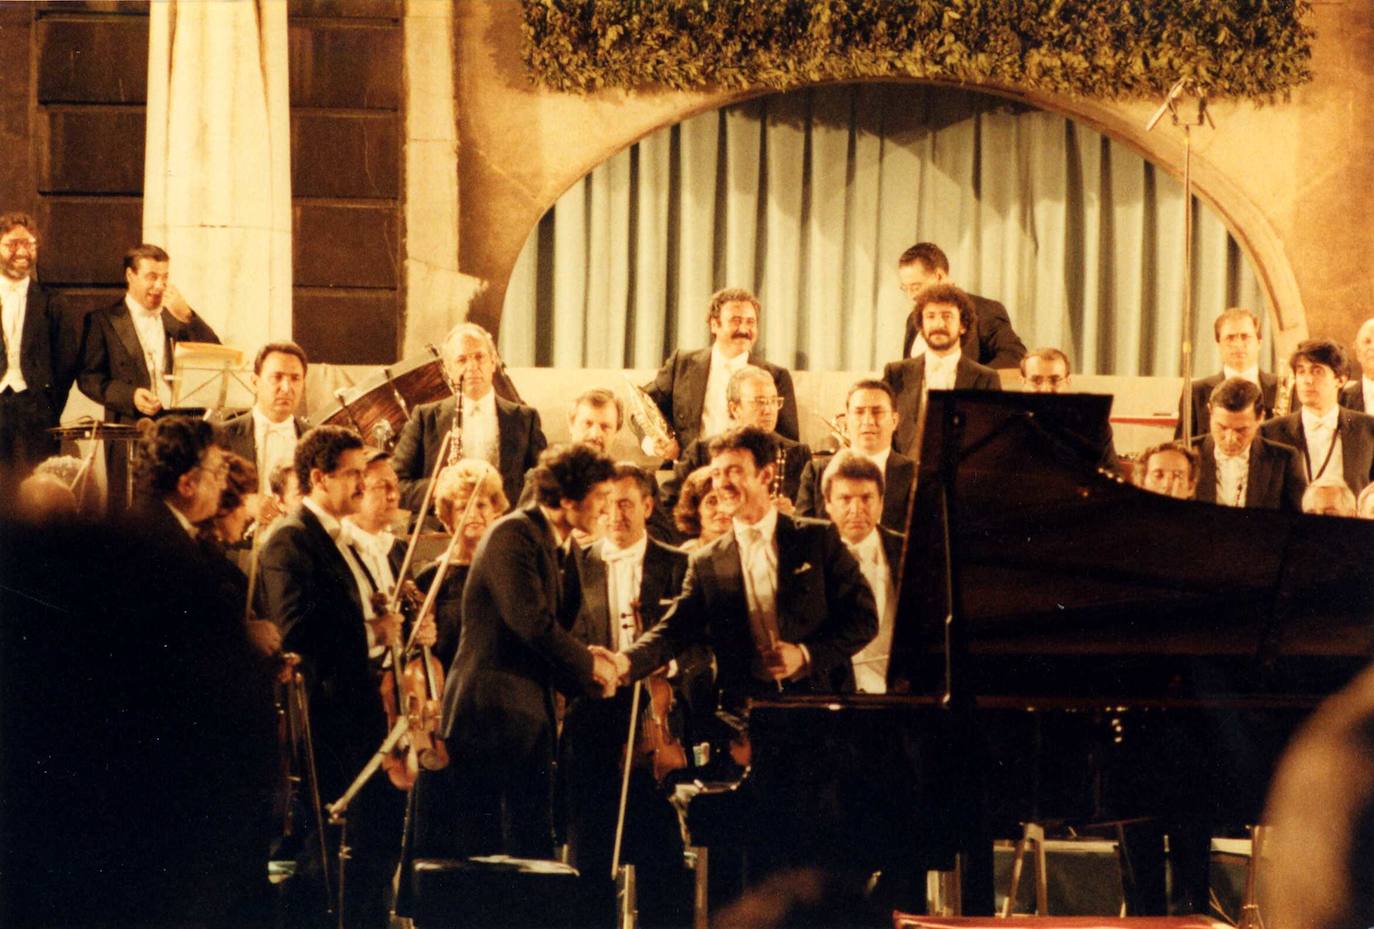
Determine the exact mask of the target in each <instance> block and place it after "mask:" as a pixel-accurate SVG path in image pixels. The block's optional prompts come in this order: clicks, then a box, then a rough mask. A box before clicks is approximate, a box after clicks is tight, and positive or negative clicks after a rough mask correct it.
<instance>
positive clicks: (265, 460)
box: [253, 406, 296, 494]
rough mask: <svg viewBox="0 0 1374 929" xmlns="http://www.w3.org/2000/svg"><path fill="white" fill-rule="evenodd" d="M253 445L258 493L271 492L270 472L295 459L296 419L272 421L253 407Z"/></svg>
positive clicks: (289, 417)
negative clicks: (256, 452) (256, 467)
mask: <svg viewBox="0 0 1374 929" xmlns="http://www.w3.org/2000/svg"><path fill="white" fill-rule="evenodd" d="M253 447H254V448H256V449H257V450H258V460H257V461H256V462H255V464H256V465H257V466H258V493H263V494H268V493H271V492H272V487H271V480H272V472H273V471H275V470H276V469H277V468H279V467H281V466H282V465H284V464H285V465H289V464H291V463H293V462H294V461H295V460H296V420H295V418H294V417H291V416H288V417H286V419H283V420H282V421H281V422H279V423H274V422H272V420H270V419H268V418H267V417H266V416H264V415H263V413H262V411H261V410H259V409H258V408H257V407H256V406H255V407H253Z"/></svg>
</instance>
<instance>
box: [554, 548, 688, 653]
mask: <svg viewBox="0 0 1374 929" xmlns="http://www.w3.org/2000/svg"><path fill="white" fill-rule="evenodd" d="M604 544H605V543H604V540H598V541H597V542H595V543H593V544H592V545H591V546H590V547H589V548H587V549H586V550H584V551H583V552H582V554H581V556H580V558H579V561H578V572H577V574H578V578H577V583H578V590H579V601H580V603H579V607H578V611H577V619H576V621H575V623H574V624H573V634H574V635H575V636H577V638H578V639H579V640H580V641H583V642H586V643H587V644H588V645H601V646H604V647H606V648H609V649H611V650H612V651H615V650H616V647H617V645H618V644H619V639H618V636H616V635H614V634H613V633H614V632H615V631H616V629H617V628H618V618H617V617H614V616H612V615H611V605H610V601H609V599H608V597H609V588H608V587H607V584H606V575H607V570H606V562H605V561H603V560H602V558H601V551H602V546H603V545H604ZM686 573H687V553H686V552H684V551H680V550H679V549H676V548H670V547H669V546H667V545H664V544H663V543H662V542H658V541H655V540H654V539H652V538H650V539H649V542H648V545H647V546H646V547H645V549H644V571H643V575H642V577H641V579H640V582H639V617H640V621H641V622H642V623H643V624H644V628H645V629H651V628H653V627H654V626H656V625H658V621H659V620H660V619H662V618H663V614H664V613H666V612H667V610H668V607H669V606H670V605H672V602H673V598H674V597H676V596H677V595H678V593H679V591H681V590H682V579H683V577H684V576H685V575H686Z"/></svg>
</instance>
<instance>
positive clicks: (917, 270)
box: [897, 242, 1026, 368]
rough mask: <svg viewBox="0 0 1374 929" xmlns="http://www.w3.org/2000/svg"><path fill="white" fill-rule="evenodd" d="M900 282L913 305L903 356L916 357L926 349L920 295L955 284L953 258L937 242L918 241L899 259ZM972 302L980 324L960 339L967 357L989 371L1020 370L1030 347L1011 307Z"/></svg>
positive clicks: (981, 299)
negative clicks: (1014, 324) (1013, 318)
mask: <svg viewBox="0 0 1374 929" xmlns="http://www.w3.org/2000/svg"><path fill="white" fill-rule="evenodd" d="M897 279H898V281H900V282H901V283H900V286H901V288H902V292H903V293H904V294H906V295H907V297H908V298H909V299H910V300H911V303H912V311H911V315H909V316H907V318H906V335H905V337H904V338H903V341H902V357H903V358H916V357H918V356H919V355H920V354H921V353H922V352H924V351H925V350H926V341H925V338H924V336H923V334H922V332H921V330H922V321H921V310H920V307H919V306H918V301H917V296H918V295H919V294H920V292H921V291H922V290H924V289H925V288H927V287H929V286H931V285H932V284H948V285H953V283H954V282H953V281H952V280H950V277H949V258H948V257H946V255H945V253H944V250H943V249H941V248H940V246H938V245H936V244H935V243H933V242H918V243H916V244H915V245H913V246H911V248H908V249H907V250H906V251H904V252H902V254H901V256H900V257H899V258H898V259H897ZM969 299H970V300H972V301H973V309H974V316H975V318H976V319H977V325H976V326H970V327H968V328H967V329H966V330H965V331H964V332H963V334H962V335H961V336H960V341H961V343H962V347H963V353H964V355H966V356H967V357H968V359H969V360H970V361H976V362H977V363H978V364H981V365H986V366H988V367H989V368H1014V367H1016V363H1017V362H1018V361H1020V360H1021V356H1022V355H1024V354H1025V353H1026V346H1025V343H1023V342H1022V341H1021V337H1020V336H1018V335H1017V334H1016V330H1015V329H1013V328H1012V326H1011V317H1009V316H1008V315H1007V308H1006V307H1004V306H1003V305H1002V304H1000V303H998V302H997V301H996V300H989V299H988V298H987V297H980V296H978V295H977V294H969Z"/></svg>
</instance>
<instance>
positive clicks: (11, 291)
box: [0, 213, 76, 487]
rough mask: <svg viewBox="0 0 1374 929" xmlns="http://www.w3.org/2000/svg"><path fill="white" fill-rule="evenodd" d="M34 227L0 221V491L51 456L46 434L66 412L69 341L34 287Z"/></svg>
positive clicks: (13, 217) (13, 219)
mask: <svg viewBox="0 0 1374 929" xmlns="http://www.w3.org/2000/svg"><path fill="white" fill-rule="evenodd" d="M37 261H38V227H37V225H36V224H35V223H34V220H33V217H32V216H29V215H28V214H27V213H5V214H3V215H0V308H2V309H3V313H0V338H2V339H3V345H4V352H3V353H2V354H0V484H3V485H4V486H7V487H17V486H18V485H19V481H20V479H22V478H23V477H24V475H26V474H27V473H28V472H29V471H30V470H31V469H32V468H33V466H34V465H36V464H38V462H40V461H42V460H43V459H44V458H47V457H48V456H49V455H52V454H55V453H56V451H57V442H56V440H55V439H54V438H53V437H52V436H51V435H49V434H48V431H47V430H48V429H50V428H52V427H53V426H56V425H57V418H58V417H59V416H60V415H61V414H62V408H63V407H64V406H66V404H67V392H68V391H69V390H70V389H71V385H72V378H73V377H74V376H75V375H74V372H73V370H72V368H73V366H74V363H75V355H76V352H75V337H74V336H71V335H69V334H68V333H65V332H64V331H63V330H62V327H61V317H60V315H59V314H58V312H57V310H56V309H55V308H52V307H49V305H48V299H47V295H46V294H44V292H43V288H42V287H40V286H39V285H38V282H37V281H35V280H34V279H33V270H34V265H35V264H36V263H37Z"/></svg>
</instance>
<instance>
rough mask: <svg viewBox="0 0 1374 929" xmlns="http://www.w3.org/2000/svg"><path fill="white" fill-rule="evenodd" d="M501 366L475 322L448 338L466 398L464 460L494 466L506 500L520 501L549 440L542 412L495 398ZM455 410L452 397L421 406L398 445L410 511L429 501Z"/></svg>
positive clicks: (449, 358)
mask: <svg viewBox="0 0 1374 929" xmlns="http://www.w3.org/2000/svg"><path fill="white" fill-rule="evenodd" d="M496 365H497V355H496V343H495V342H494V341H492V338H491V333H489V332H487V331H486V330H485V329H483V328H482V327H481V326H479V325H477V324H476V323H460V324H459V325H457V326H455V327H454V328H453V331H451V332H450V333H449V334H448V338H446V339H445V340H444V367H445V369H446V370H447V371H448V376H449V378H450V379H451V380H452V381H453V383H454V384H459V385H461V388H462V394H463V411H462V412H463V419H462V442H463V457H464V458H481V459H483V460H485V461H486V462H487V463H489V464H491V465H494V466H495V467H496V470H498V471H499V472H501V484H502V487H503V488H504V489H505V491H506V499H507V500H519V499H520V490H521V488H522V487H523V486H524V482H525V472H526V471H527V470H528V469H529V468H532V467H534V464H535V462H536V461H538V460H539V453H540V452H542V451H543V450H544V448H545V446H546V445H547V444H548V441H547V440H546V439H545V438H544V430H543V429H542V428H541V427H540V424H539V412H538V411H537V410H535V409H534V408H533V407H529V406H525V405H524V404H521V403H512V402H511V401H509V400H506V399H505V398H503V397H498V396H497V395H496V391H495V389H493V386H492V378H493V376H494V375H495V373H496ZM456 409H457V404H456V402H455V400H454V398H453V397H447V398H445V399H443V400H438V401H435V402H434V403H425V404H421V405H420V406H417V407H416V408H415V409H414V410H412V411H411V414H410V420H409V421H408V422H407V423H406V424H405V428H403V429H402V430H401V437H400V438H399V439H397V441H396V449H395V455H396V458H395V462H396V473H397V475H398V476H399V477H400V479H401V506H403V507H405V508H406V509H408V510H410V511H411V512H414V511H415V510H418V509H419V508H420V503H421V501H423V500H424V496H425V488H426V487H428V486H429V481H430V478H431V476H432V475H433V474H434V466H435V464H436V462H437V461H438V457H439V447H440V445H442V444H443V441H444V437H445V436H446V435H448V434H449V432H450V431H451V430H452V429H453V418H454V413H455V410H456ZM450 454H451V453H450Z"/></svg>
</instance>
